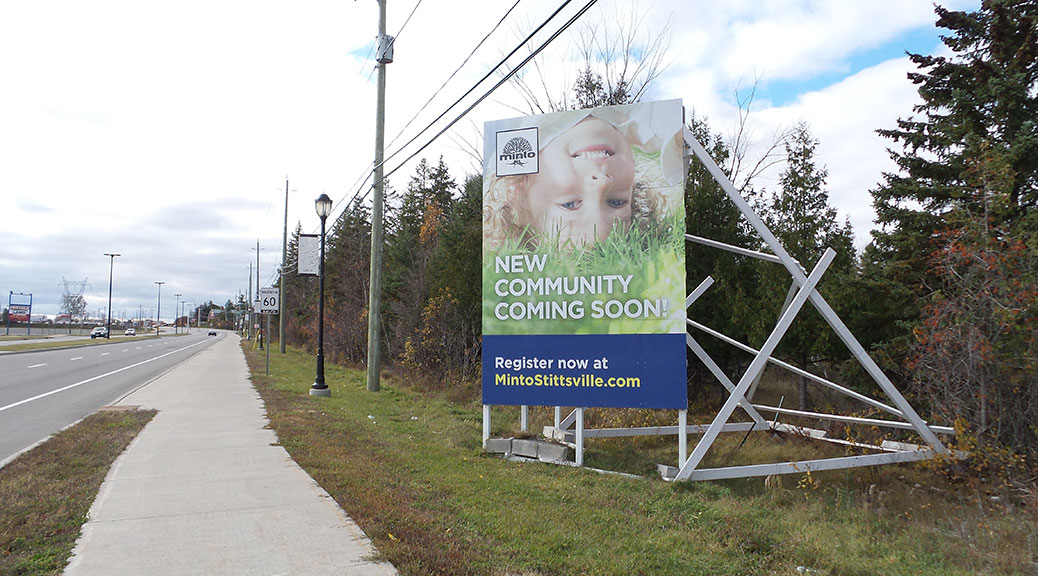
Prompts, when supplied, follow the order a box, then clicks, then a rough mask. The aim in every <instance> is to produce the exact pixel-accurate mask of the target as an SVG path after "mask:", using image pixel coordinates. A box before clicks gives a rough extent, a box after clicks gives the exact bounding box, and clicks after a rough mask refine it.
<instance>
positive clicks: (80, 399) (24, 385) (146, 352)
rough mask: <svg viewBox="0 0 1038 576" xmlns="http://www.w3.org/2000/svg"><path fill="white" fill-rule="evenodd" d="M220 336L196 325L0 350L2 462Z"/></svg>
mask: <svg viewBox="0 0 1038 576" xmlns="http://www.w3.org/2000/svg"><path fill="white" fill-rule="evenodd" d="M220 334H221V335H220V336H219V338H223V337H225V333H224V332H221V333H220ZM216 340H217V338H213V337H209V336H207V335H206V331H198V332H195V333H192V334H190V335H187V336H180V337H176V338H171V337H165V338H144V339H139V340H125V341H122V340H121V339H113V340H112V341H111V342H110V343H108V344H104V345H96V346H87V347H80V348H62V349H55V350H47V351H39V352H29V353H3V354H0V463H3V462H5V461H6V460H7V459H8V458H10V457H11V456H12V455H14V454H17V453H19V452H20V451H22V450H24V449H25V448H28V447H30V446H32V445H34V444H36V443H37V442H39V441H41V440H43V439H45V438H47V437H48V436H50V435H51V434H53V433H55V432H57V431H59V430H61V429H62V428H65V427H66V426H68V425H70V424H72V423H74V422H77V421H78V420H80V419H82V418H83V417H85V416H87V415H89V414H92V413H93V412H95V411H97V410H98V409H99V408H101V407H102V406H107V405H109V404H111V403H112V402H114V401H115V400H117V399H119V398H121V397H123V396H124V395H126V393H128V392H130V391H131V390H134V389H135V388H137V387H139V386H141V385H142V384H145V383H147V382H149V381H150V380H152V379H153V378H155V377H156V376H158V375H160V374H162V373H164V372H166V371H167V370H169V369H171V368H173V367H174V366H176V365H177V364H180V363H181V362H183V361H184V360H187V359H188V358H190V357H191V356H192V355H194V354H197V353H198V352H201V351H203V350H205V349H206V348H207V347H208V345H209V344H212V343H213V342H215V341H216Z"/></svg>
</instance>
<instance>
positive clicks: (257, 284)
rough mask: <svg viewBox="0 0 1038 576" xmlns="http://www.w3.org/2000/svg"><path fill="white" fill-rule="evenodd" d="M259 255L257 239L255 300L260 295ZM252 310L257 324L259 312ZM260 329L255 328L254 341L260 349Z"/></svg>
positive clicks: (261, 347) (261, 343)
mask: <svg viewBox="0 0 1038 576" xmlns="http://www.w3.org/2000/svg"><path fill="white" fill-rule="evenodd" d="M259 257H260V245H259V240H256V299H257V300H259V295H260V266H259ZM250 280H251V278H250ZM253 312H254V313H255V314H256V324H259V321H260V317H259V312H256V311H255V310H253ZM260 330H261V329H257V332H256V335H257V339H256V341H257V342H259V346H260V350H262V349H263V333H262V332H260Z"/></svg>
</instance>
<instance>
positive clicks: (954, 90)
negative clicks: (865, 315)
mask: <svg viewBox="0 0 1038 576" xmlns="http://www.w3.org/2000/svg"><path fill="white" fill-rule="evenodd" d="M936 12H937V15H938V20H937V26H938V27H940V28H944V29H946V30H948V31H949V34H947V35H946V36H944V37H943V41H944V44H945V45H946V46H947V47H948V48H949V49H950V50H951V51H952V52H953V54H952V55H951V56H947V57H946V56H926V55H921V54H910V55H909V56H910V58H911V60H912V62H914V63H915V64H916V65H917V66H918V67H919V69H920V71H919V72H912V73H910V74H909V75H908V77H909V79H910V80H911V81H912V82H913V83H915V84H917V85H918V86H919V96H920V97H921V98H922V100H923V102H922V103H921V104H918V105H917V106H915V108H914V110H915V112H916V113H917V114H920V115H922V117H921V118H915V117H912V118H907V119H900V120H898V127H897V128H896V129H892V130H880V131H879V133H880V134H881V135H883V136H885V137H887V138H890V139H891V140H893V141H894V142H900V143H901V144H902V148H901V150H900V151H897V150H894V151H891V157H892V158H893V159H894V160H895V162H896V163H897V165H898V167H899V168H900V170H901V171H900V173H897V174H885V175H884V178H885V182H884V183H883V184H882V185H880V187H879V188H877V189H876V190H874V191H873V192H872V195H873V199H874V204H875V208H876V213H877V221H878V223H879V224H880V225H882V229H881V230H880V231H879V232H875V233H874V244H875V248H876V250H878V251H879V255H880V257H881V258H882V259H883V260H886V261H888V263H889V264H888V266H887V270H886V276H887V277H888V278H889V279H891V280H893V281H896V282H901V283H903V284H906V285H907V286H909V287H911V288H913V289H914V290H915V291H916V293H917V294H923V293H925V291H926V288H925V286H926V285H934V284H935V282H934V278H932V277H929V278H927V277H926V276H925V270H927V266H926V259H927V258H928V256H929V255H930V253H931V252H932V251H933V249H934V248H935V246H934V244H933V241H934V239H935V238H937V237H938V236H939V233H940V231H941V230H943V229H946V228H947V227H948V226H949V225H954V223H952V222H949V221H948V215H949V214H950V213H951V212H952V210H955V209H958V210H962V211H964V212H965V213H967V214H970V215H972V216H973V217H975V218H984V219H988V220H989V222H990V223H991V224H993V225H995V226H1003V225H1005V226H1008V227H1013V226H1014V225H1015V224H1016V223H1018V222H1021V221H1023V220H1025V219H1026V215H1027V213H1028V212H1029V211H1030V210H1031V209H1033V208H1034V206H1035V202H1036V201H1038V90H1036V86H1038V84H1036V81H1038V2H1035V1H1034V0H985V1H984V2H983V3H982V5H981V8H980V10H978V11H976V12H953V11H950V10H947V9H944V8H941V7H939V6H938V7H937V8H936ZM993 162H994V163H998V164H1002V165H1004V166H1005V168H1006V169H1005V170H1004V171H1003V172H1002V174H1003V176H1004V177H1003V178H1002V180H1001V181H1000V182H999V183H998V185H997V186H989V185H986V183H985V182H983V181H981V180H980V177H981V174H982V171H980V170H978V166H979V165H980V164H991V163H993Z"/></svg>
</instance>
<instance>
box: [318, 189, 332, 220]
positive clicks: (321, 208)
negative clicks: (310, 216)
mask: <svg viewBox="0 0 1038 576" xmlns="http://www.w3.org/2000/svg"><path fill="white" fill-rule="evenodd" d="M314 207H315V208H316V209H317V215H318V216H320V217H321V220H324V219H325V218H327V217H328V215H329V214H331V213H332V199H331V198H329V197H328V195H327V194H321V195H320V196H318V197H317V200H315V201H314Z"/></svg>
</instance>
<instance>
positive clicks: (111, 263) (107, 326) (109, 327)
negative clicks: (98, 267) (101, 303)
mask: <svg viewBox="0 0 1038 576" xmlns="http://www.w3.org/2000/svg"><path fill="white" fill-rule="evenodd" d="M105 256H108V258H109V263H108V322H107V323H106V324H105V339H106V340H111V339H112V272H114V271H115V257H116V256H122V254H109V253H108V252H105ZM71 321H72V320H71V319H69V322H71Z"/></svg>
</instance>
